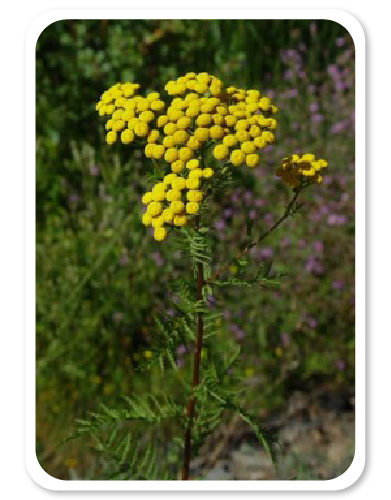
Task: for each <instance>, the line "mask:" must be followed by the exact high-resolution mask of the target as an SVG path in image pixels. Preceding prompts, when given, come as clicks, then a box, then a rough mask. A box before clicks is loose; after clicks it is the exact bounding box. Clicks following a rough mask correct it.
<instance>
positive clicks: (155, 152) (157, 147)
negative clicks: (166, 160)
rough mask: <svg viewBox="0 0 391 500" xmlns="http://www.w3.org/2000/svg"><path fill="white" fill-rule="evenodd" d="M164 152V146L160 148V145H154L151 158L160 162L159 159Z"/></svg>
mask: <svg viewBox="0 0 391 500" xmlns="http://www.w3.org/2000/svg"><path fill="white" fill-rule="evenodd" d="M164 151H165V147H164V146H162V145H161V144H156V145H155V147H154V149H153V157H154V158H155V160H160V158H163V156H164Z"/></svg>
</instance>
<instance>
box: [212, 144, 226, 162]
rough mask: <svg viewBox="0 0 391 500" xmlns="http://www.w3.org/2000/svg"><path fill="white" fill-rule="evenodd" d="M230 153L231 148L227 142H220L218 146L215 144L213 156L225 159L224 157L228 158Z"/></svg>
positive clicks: (217, 158)
mask: <svg viewBox="0 0 391 500" xmlns="http://www.w3.org/2000/svg"><path fill="white" fill-rule="evenodd" d="M228 155H229V149H228V147H227V146H226V145H225V144H219V145H218V146H215V148H214V150H213V156H214V157H215V158H216V160H223V159H224V158H227V156H228Z"/></svg>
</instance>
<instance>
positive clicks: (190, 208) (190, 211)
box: [186, 201, 200, 215]
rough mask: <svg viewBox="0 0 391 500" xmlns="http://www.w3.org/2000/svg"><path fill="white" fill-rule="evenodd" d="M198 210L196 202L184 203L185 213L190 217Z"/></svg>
mask: <svg viewBox="0 0 391 500" xmlns="http://www.w3.org/2000/svg"><path fill="white" fill-rule="evenodd" d="M199 209H200V206H199V204H198V203H197V202H196V201H189V203H186V212H187V213H188V214H190V215H194V214H196V213H197V212H198V211H199Z"/></svg>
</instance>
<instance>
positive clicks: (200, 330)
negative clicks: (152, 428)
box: [182, 216, 204, 480]
mask: <svg viewBox="0 0 391 500" xmlns="http://www.w3.org/2000/svg"><path fill="white" fill-rule="evenodd" d="M199 225H200V217H199V216H198V217H197V219H196V227H197V229H198V228H199ZM197 271H198V272H197V300H198V301H200V300H202V287H203V286H204V265H203V264H202V262H197ZM203 334H204V320H203V316H202V313H201V312H199V313H198V314H197V338H196V343H195V350H194V366H193V385H192V392H193V391H194V388H195V387H196V386H197V385H198V384H199V375H200V364H201V350H202V337H203ZM194 408H195V398H194V394H193V393H192V394H191V396H190V399H189V403H188V405H187V416H188V418H189V421H188V426H187V429H186V434H185V454H184V461H183V469H182V479H183V480H188V479H189V469H190V457H191V428H192V424H193V418H194Z"/></svg>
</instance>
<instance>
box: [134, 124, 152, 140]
mask: <svg viewBox="0 0 391 500" xmlns="http://www.w3.org/2000/svg"><path fill="white" fill-rule="evenodd" d="M148 130H149V128H148V125H147V124H146V123H145V122H139V123H137V125H136V126H135V127H134V133H135V134H136V135H138V136H139V137H145V136H146V135H147V134H148Z"/></svg>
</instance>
